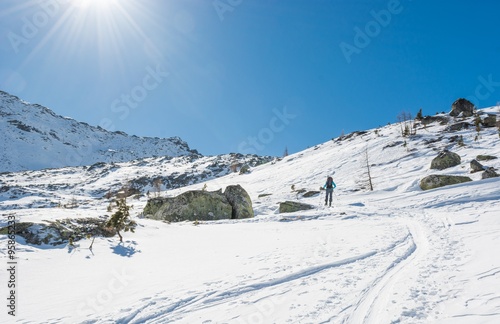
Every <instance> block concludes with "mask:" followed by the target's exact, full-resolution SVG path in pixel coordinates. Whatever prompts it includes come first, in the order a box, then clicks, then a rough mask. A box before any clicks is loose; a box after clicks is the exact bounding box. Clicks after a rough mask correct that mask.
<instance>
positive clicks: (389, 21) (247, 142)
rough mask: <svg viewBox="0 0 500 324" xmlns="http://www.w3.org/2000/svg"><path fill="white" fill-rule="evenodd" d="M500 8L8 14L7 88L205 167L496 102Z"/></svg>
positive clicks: (499, 93)
mask: <svg viewBox="0 0 500 324" xmlns="http://www.w3.org/2000/svg"><path fill="white" fill-rule="evenodd" d="M499 12H500V2H498V1H496V0H484V1H473V0H462V1H460V0H454V1H451V0H449V1H431V0H413V1H410V0H400V1H397V0H390V1H387V0H381V1H379V0H373V1H368V0H364V1H360V0H342V1H341V0H332V1H321V0H315V1H313V0H301V1H298V0H282V1H277V0H259V1H257V0H215V1H213V0H206V1H205V0H140V1H139V0H72V1H71V0H37V1H22V0H2V1H1V2H0V37H1V38H0V57H1V61H0V62H1V63H0V64H1V65H0V89H1V90H4V91H7V92H9V93H12V94H14V95H17V96H19V97H20V98H22V99H25V100H27V101H29V102H33V103H39V104H42V105H44V106H47V107H49V108H51V109H52V110H54V111H55V112H56V113H58V114H61V115H64V116H69V117H72V118H74V119H76V120H79V121H84V122H87V123H89V124H91V125H95V126H97V125H101V126H103V127H105V128H107V129H110V130H121V131H125V132H127V133H129V134H134V135H138V136H153V137H154V136H157V137H171V136H180V137H181V138H182V139H184V140H185V141H187V142H188V143H189V145H190V146H191V147H192V148H194V149H197V150H199V151H200V152H201V153H202V154H206V155H212V154H221V153H228V152H241V153H249V152H254V153H258V154H269V155H281V154H283V152H284V150H285V147H288V150H289V152H290V153H292V152H297V151H300V150H303V149H305V148H307V147H309V146H314V145H315V144H319V143H322V142H325V141H327V140H329V139H331V138H333V137H337V136H339V135H340V134H341V133H342V132H344V133H348V132H351V131H355V130H364V129H369V128H374V127H378V126H381V125H386V124H387V123H388V122H395V121H396V119H397V115H398V114H400V113H401V112H403V111H407V112H411V113H412V114H414V115H415V114H416V113H417V111H418V109H419V108H422V109H423V113H424V114H434V113H436V112H441V111H449V110H450V105H451V103H452V102H453V101H454V100H455V99H457V98H459V97H467V98H469V99H471V100H472V101H473V102H474V103H475V104H476V105H477V106H479V107H486V106H493V105H496V104H497V102H499V101H500V64H499V63H500V37H499V31H500V25H499V24H498V14H499Z"/></svg>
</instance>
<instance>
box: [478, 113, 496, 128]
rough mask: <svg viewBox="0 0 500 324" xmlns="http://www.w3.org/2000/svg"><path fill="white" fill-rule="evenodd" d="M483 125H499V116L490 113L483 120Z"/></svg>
mask: <svg viewBox="0 0 500 324" xmlns="http://www.w3.org/2000/svg"><path fill="white" fill-rule="evenodd" d="M481 125H483V127H497V116H496V115H488V116H486V117H484V118H483V119H482V120H481Z"/></svg>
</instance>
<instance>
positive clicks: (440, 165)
mask: <svg viewBox="0 0 500 324" xmlns="http://www.w3.org/2000/svg"><path fill="white" fill-rule="evenodd" d="M460 162H461V159H460V155H458V154H456V153H453V152H450V151H448V150H444V151H442V152H441V153H439V155H438V156H437V157H435V158H434V159H433V160H432V162H431V169H435V170H444V169H447V168H451V167H454V166H457V165H459V164H460Z"/></svg>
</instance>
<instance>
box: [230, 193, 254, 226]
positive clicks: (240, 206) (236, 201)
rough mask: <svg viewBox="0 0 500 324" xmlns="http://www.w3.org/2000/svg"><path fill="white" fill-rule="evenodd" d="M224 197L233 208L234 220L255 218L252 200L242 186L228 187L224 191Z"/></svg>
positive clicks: (232, 215) (232, 216)
mask: <svg viewBox="0 0 500 324" xmlns="http://www.w3.org/2000/svg"><path fill="white" fill-rule="evenodd" d="M224 196H225V197H226V199H227V200H228V202H229V204H230V205H231V206H232V208H233V211H232V214H231V218H232V219H242V218H252V217H253V216H254V213H253V208H252V200H251V199H250V196H249V195H248V193H247V192H246V190H245V189H243V187H242V186H240V185H235V186H227V187H226V190H224Z"/></svg>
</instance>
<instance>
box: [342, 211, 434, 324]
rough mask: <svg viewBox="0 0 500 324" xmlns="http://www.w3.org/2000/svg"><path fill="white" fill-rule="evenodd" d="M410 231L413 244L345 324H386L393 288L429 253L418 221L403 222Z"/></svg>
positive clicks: (376, 282) (373, 285) (360, 302)
mask: <svg viewBox="0 0 500 324" xmlns="http://www.w3.org/2000/svg"><path fill="white" fill-rule="evenodd" d="M403 223H404V224H405V225H406V226H407V228H408V231H409V236H410V238H411V244H410V246H409V247H408V249H407V250H406V252H405V253H404V254H403V255H402V256H400V257H399V258H397V259H396V260H394V261H393V262H392V263H391V265H390V266H389V267H388V268H387V269H386V271H385V272H384V274H382V276H380V277H378V278H377V279H375V281H374V282H373V284H372V286H371V288H369V289H368V291H367V292H366V293H364V295H363V296H362V297H361V299H360V300H359V302H358V303H357V304H356V305H355V308H354V310H353V312H352V314H351V315H350V316H349V317H348V318H346V319H345V320H344V321H343V322H344V323H356V324H358V323H386V322H389V319H387V318H384V315H385V314H384V311H385V307H386V306H387V305H388V304H389V300H390V298H391V296H392V295H391V293H392V291H393V286H394V284H395V283H396V282H398V281H399V280H400V278H401V276H402V275H403V274H404V273H405V272H406V271H408V270H411V266H412V265H414V264H415V263H416V262H417V261H418V259H420V258H422V257H423V256H424V255H425V254H426V253H427V251H428V249H429V247H428V242H427V240H426V238H425V237H424V236H425V234H424V232H423V230H422V227H421V225H420V224H419V223H417V222H416V221H410V220H406V221H404V222H403Z"/></svg>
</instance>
